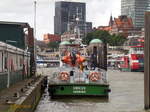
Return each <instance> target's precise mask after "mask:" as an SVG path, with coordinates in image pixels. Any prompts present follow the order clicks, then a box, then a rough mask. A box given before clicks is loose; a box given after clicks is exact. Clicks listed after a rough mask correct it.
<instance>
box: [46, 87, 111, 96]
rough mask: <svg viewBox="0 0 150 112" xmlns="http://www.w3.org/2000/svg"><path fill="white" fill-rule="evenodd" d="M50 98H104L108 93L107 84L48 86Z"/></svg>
mask: <svg viewBox="0 0 150 112" xmlns="http://www.w3.org/2000/svg"><path fill="white" fill-rule="evenodd" d="M48 91H49V94H50V96H52V97H53V96H104V97H108V94H109V92H110V89H109V85H108V84H49V89H48Z"/></svg>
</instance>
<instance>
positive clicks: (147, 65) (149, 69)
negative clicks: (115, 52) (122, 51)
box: [144, 12, 150, 109]
mask: <svg viewBox="0 0 150 112" xmlns="http://www.w3.org/2000/svg"><path fill="white" fill-rule="evenodd" d="M144 44H145V45H144V47H145V48H144V56H145V57H144V106H145V109H150V12H146V13H145V41H144Z"/></svg>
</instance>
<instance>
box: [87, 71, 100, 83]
mask: <svg viewBox="0 0 150 112" xmlns="http://www.w3.org/2000/svg"><path fill="white" fill-rule="evenodd" d="M89 79H90V80H91V81H93V82H96V81H98V80H100V73H98V72H92V73H90V75H89Z"/></svg>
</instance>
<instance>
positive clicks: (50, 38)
mask: <svg viewBox="0 0 150 112" xmlns="http://www.w3.org/2000/svg"><path fill="white" fill-rule="evenodd" d="M43 41H44V43H46V44H48V43H50V42H55V41H61V37H60V36H59V35H55V34H49V33H48V34H44V39H43Z"/></svg>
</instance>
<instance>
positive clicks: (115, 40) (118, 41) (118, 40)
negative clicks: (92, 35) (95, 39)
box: [109, 34, 127, 46]
mask: <svg viewBox="0 0 150 112" xmlns="http://www.w3.org/2000/svg"><path fill="white" fill-rule="evenodd" d="M125 41H127V38H125V37H124V36H122V35H120V34H119V35H115V34H114V35H112V36H111V39H110V42H109V45H111V46H121V45H123V44H124V42H125Z"/></svg>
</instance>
